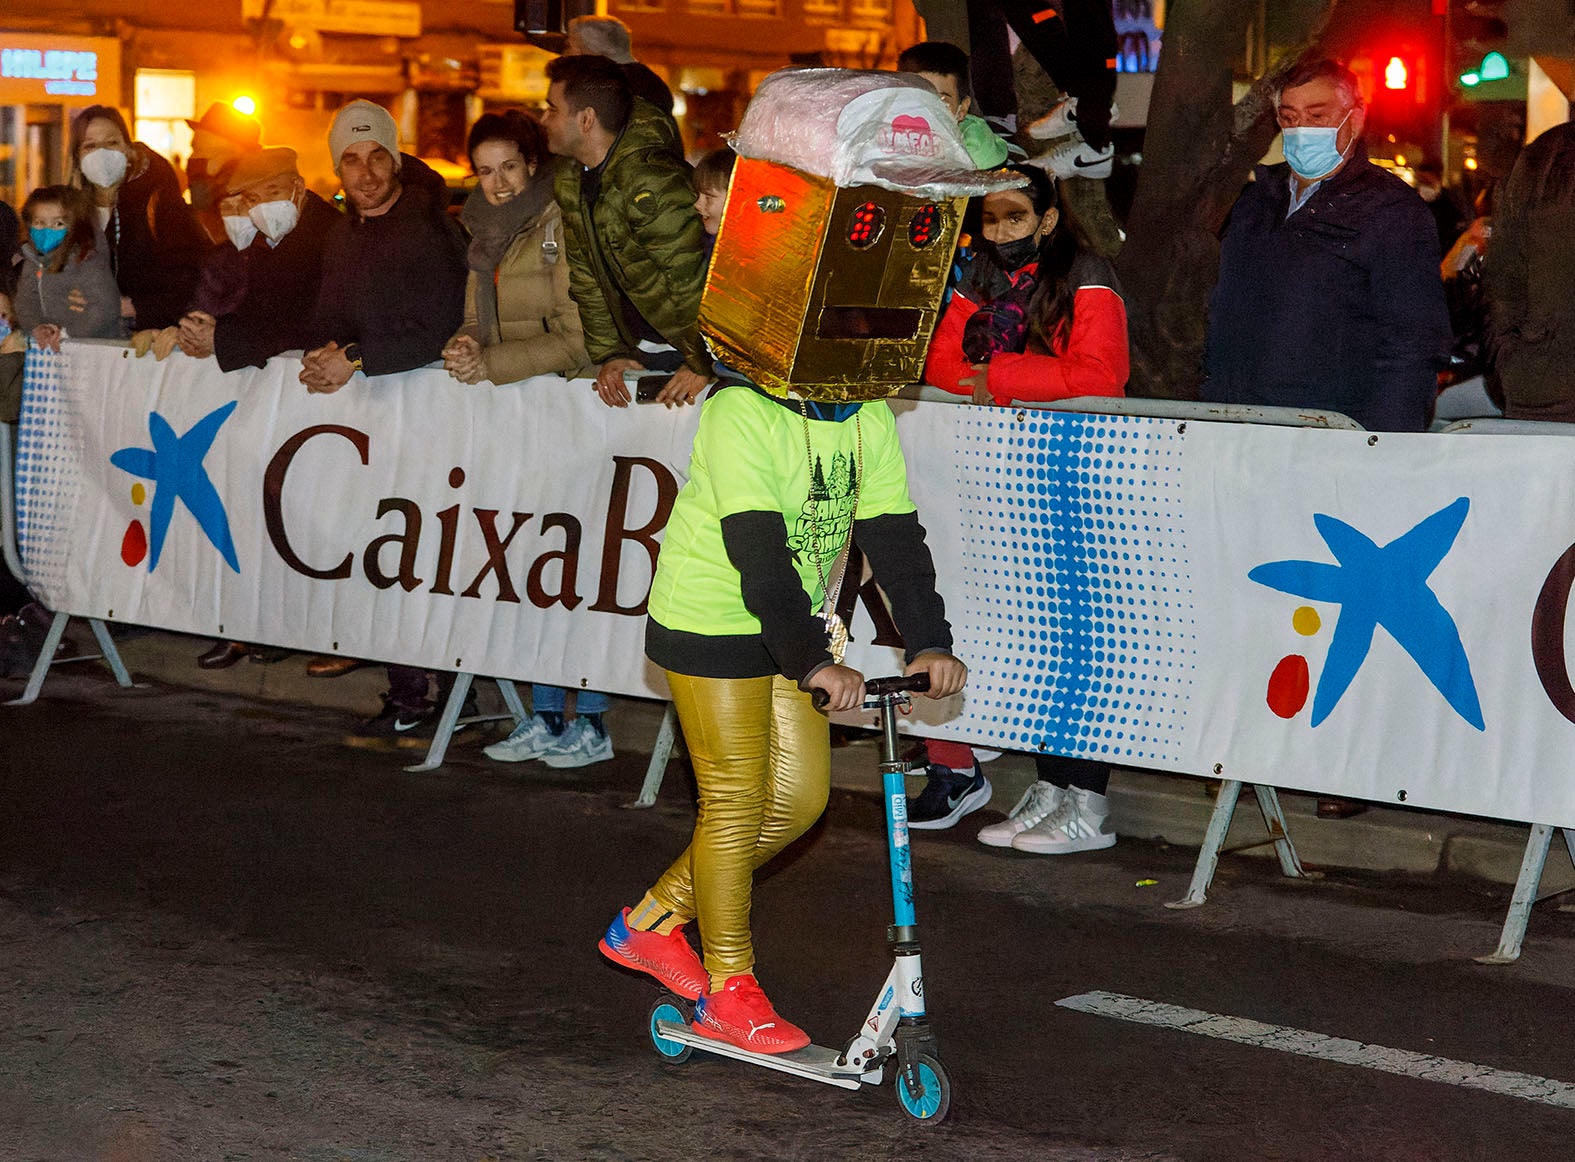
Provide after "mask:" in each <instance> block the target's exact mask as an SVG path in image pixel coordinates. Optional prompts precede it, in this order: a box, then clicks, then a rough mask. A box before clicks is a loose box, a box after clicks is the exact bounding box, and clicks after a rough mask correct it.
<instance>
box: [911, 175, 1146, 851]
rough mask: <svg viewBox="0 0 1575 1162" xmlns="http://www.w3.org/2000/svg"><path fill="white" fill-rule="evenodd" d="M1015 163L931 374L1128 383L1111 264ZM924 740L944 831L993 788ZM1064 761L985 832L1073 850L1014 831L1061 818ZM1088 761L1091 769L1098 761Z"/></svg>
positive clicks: (1008, 392) (1025, 396)
mask: <svg viewBox="0 0 1575 1162" xmlns="http://www.w3.org/2000/svg"><path fill="white" fill-rule="evenodd" d="M1008 168H1010V169H1012V170H1013V171H1014V172H1016V173H1019V174H1021V175H1022V176H1023V177H1025V178H1027V179H1028V182H1029V184H1028V185H1027V186H1025V187H1022V188H1020V189H1015V190H1004V191H1002V192H1000V193H994V194H987V195H986V196H985V197H984V199H983V204H982V206H981V207H980V209H981V219H982V228H981V230H980V233H981V234H982V235H983V242H982V243H981V244H980V245H979V246H978V247H977V248H975V249H973V250H971V251H964V252H963V256H962V259H961V266H962V270H961V275H960V277H959V278H958V280H957V283H956V285H955V287H954V290H953V294H952V299H951V302H950V303H949V304H948V305H947V308H946V313H945V315H944V316H943V317H942V318H941V322H940V325H939V326H938V327H937V328H936V329H935V337H934V338H933V339H932V340H931V342H930V353H929V357H928V359H927V361H926V363H925V367H924V376H925V380H926V382H928V383H932V384H934V385H935V386H936V387H940V388H944V389H945V390H947V391H951V392H956V393H957V394H959V395H969V394H971V395H972V396H973V402H974V403H981V404H990V403H994V404H1009V403H1011V402H1012V401H1013V400H1025V401H1039V400H1052V399H1068V398H1072V397H1074V396H1084V395H1105V396H1112V395H1114V396H1119V395H1122V394H1124V390H1125V388H1126V382H1127V372H1128V368H1129V358H1128V354H1127V313H1126V307H1125V306H1123V305H1122V302H1121V293H1120V290H1119V287H1118V284H1117V282H1116V275H1115V271H1114V270H1112V269H1111V268H1110V264H1109V263H1108V262H1106V261H1105V260H1104V259H1102V258H1100V257H1098V256H1097V255H1094V254H1090V253H1088V252H1087V251H1084V250H1082V249H1081V248H1080V247H1079V246H1078V243H1077V238H1076V236H1075V235H1074V233H1073V231H1072V230H1071V229H1070V228H1068V227H1066V226H1064V225H1062V223H1061V214H1060V210H1059V208H1058V207H1057V205H1056V201H1057V199H1056V189H1055V183H1054V182H1053V181H1052V180H1051V178H1050V177H1049V175H1047V174H1046V173H1045V171H1044V170H1042V169H1039V168H1037V167H1035V166H1010V167H1008ZM926 751H927V754H928V772H927V773H928V775H929V781H928V783H926V784H925V788H924V790H923V791H922V792H920V794H919V795H918V797H917V798H915V799H914V800H912V801H911V802H910V803H909V804H908V826H909V827H911V828H913V829H915V830H920V831H944V830H946V829H947V828H950V827H953V826H955V825H956V824H957V822H958V821H959V820H961V819H962V818H963V817H964V816H965V815H968V814H970V813H972V812H974V811H977V810H979V809H980V808H981V807H984V806H985V805H986V804H988V803H989V801H990V796H991V792H992V788H991V786H990V781H989V779H987V778H986V777H985V775H984V772H983V771H981V770H980V769H979V764H978V762H977V761H976V760H975V758H974V754H973V749H972V748H971V747H969V746H967V745H966V744H964V743H958V742H947V741H945V740H943V739H930V740H929V741H928V743H927V744H926ZM1068 761H1069V760H1050V763H1051V766H1052V767H1053V768H1054V769H1055V771H1056V772H1058V773H1056V774H1054V775H1053V776H1052V779H1051V780H1049V781H1050V782H1051V783H1052V787H1051V789H1052V791H1053V792H1054V793H1052V794H1041V795H1040V796H1039V797H1038V798H1036V799H1034V803H1036V804H1040V803H1042V804H1043V805H1044V806H1045V808H1046V810H1045V811H1043V812H1038V813H1037V814H1033V815H1032V816H1031V817H1030V816H1024V815H1023V814H1022V809H1023V807H1024V803H1026V802H1027V801H1028V797H1026V796H1025V799H1024V803H1019V804H1018V808H1017V809H1016V810H1014V811H1013V813H1012V819H1011V820H1008V822H1007V824H997V825H995V826H994V827H987V828H985V829H984V831H983V832H981V834H980V840H981V842H984V843H987V844H993V845H996V846H1006V845H1009V844H1010V845H1013V846H1019V847H1020V849H1021V850H1034V851H1057V852H1058V851H1061V850H1067V849H1068V848H1067V845H1066V842H1065V838H1064V836H1061V835H1060V834H1059V832H1058V833H1057V834H1056V835H1055V836H1054V837H1053V838H1052V841H1051V842H1052V846H1050V847H1043V846H1041V847H1034V848H1030V847H1028V846H1027V844H1029V843H1033V842H1040V841H1042V840H1044V839H1045V837H1044V836H1042V835H1038V834H1036V835H1034V836H1029V837H1026V838H1025V839H1023V840H1022V843H1021V845H1019V844H1016V843H1014V839H1015V837H1016V836H1017V834H1018V832H1020V831H1024V830H1027V829H1029V828H1031V827H1033V826H1034V825H1036V824H1038V823H1039V822H1040V821H1041V820H1044V822H1045V826H1046V827H1047V828H1048V827H1057V826H1059V825H1060V822H1064V821H1061V820H1059V818H1058V817H1052V815H1051V811H1050V808H1051V807H1054V806H1055V805H1056V804H1057V803H1058V802H1059V800H1060V798H1061V797H1063V795H1064V792H1065V787H1063V786H1062V785H1061V783H1055V782H1054V781H1053V780H1054V779H1055V778H1059V777H1061V775H1060V774H1059V771H1060V764H1065V763H1067V762H1068ZM1084 765H1086V766H1088V767H1089V768H1090V769H1091V770H1092V769H1093V768H1094V766H1095V765H1094V764H1084ZM1107 777H1108V772H1107V771H1106V770H1105V768H1103V767H1099V768H1098V769H1097V771H1096V772H1095V776H1094V778H1093V779H1087V778H1084V779H1076V778H1074V780H1073V781H1074V782H1075V784H1076V786H1078V787H1084V788H1085V789H1087V790H1089V791H1090V792H1097V794H1098V803H1099V804H1102V803H1103V795H1104V790H1105V782H1104V781H1105V779H1106V778H1107ZM1062 781H1063V782H1064V781H1065V780H1064V779H1063V780H1062ZM1092 817H1093V816H1092V813H1090V818H1092ZM1016 824H1021V826H1016ZM1093 826H1095V828H1096V830H1098V831H1099V846H1106V845H1107V844H1106V839H1107V838H1108V840H1109V841H1110V842H1114V839H1115V836H1114V835H1113V834H1108V832H1107V831H1105V830H1103V819H1102V818H1101V819H1100V820H1098V822H1097V823H1096V824H1094V825H1093ZM1003 828H1007V829H1008V830H1007V831H1006V832H1005V833H1004V839H998V838H994V837H993V836H995V833H996V832H1000V831H1002V829H1003ZM1079 850H1082V849H1079Z"/></svg>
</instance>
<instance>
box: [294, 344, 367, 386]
mask: <svg viewBox="0 0 1575 1162" xmlns="http://www.w3.org/2000/svg"><path fill="white" fill-rule="evenodd" d="M354 374H355V365H354V364H352V363H351V362H350V360H349V359H348V358H347V357H346V356H345V353H344V349H343V348H342V347H340V346H339V344H338V343H335V342H331V341H330V342H328V343H325V344H323V346H321V347H319V348H317V349H316V350H315V351H308V352H307V353H306V354H305V355H304V356H302V358H301V376H300V379H301V382H302V383H304V384H306V390H307V391H308V392H312V393H314V394H317V395H332V394H333V393H334V392H336V391H338V390H339V389H340V388H341V387H343V386H344V385H345V384H347V383H349V382H350V377H351V376H352V375H354Z"/></svg>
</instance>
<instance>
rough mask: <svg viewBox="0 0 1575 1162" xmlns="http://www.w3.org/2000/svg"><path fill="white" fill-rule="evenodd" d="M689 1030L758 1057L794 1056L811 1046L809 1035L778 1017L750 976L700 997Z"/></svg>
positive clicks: (733, 977) (739, 977) (740, 976)
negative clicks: (768, 1054) (759, 1054)
mask: <svg viewBox="0 0 1575 1162" xmlns="http://www.w3.org/2000/svg"><path fill="white" fill-rule="evenodd" d="M690 1028H692V1029H693V1030H694V1031H695V1032H696V1033H699V1034H700V1035H701V1036H704V1037H712V1038H715V1039H716V1040H718V1041H726V1042H727V1043H728V1044H729V1045H737V1046H738V1047H739V1048H740V1049H752V1050H754V1051H755V1052H756V1053H791V1052H793V1050H795V1049H802V1048H804V1046H806V1045H808V1044H809V1034H808V1033H806V1032H804V1030H802V1029H800V1028H799V1027H798V1026H797V1025H795V1024H793V1023H792V1022H791V1021H784V1020H783V1019H782V1018H781V1016H779V1015H778V1013H777V1011H776V1009H774V1008H772V1007H771V1002H770V1001H768V1000H767V999H766V994H765V993H763V992H761V991H760V985H759V984H758V983H757V982H756V981H755V978H754V977H753V976H752V975H750V974H749V973H743V974H741V975H739V976H730V977H728V978H727V983H726V984H725V985H723V986H722V991H721V992H716V993H707V994H706V995H705V996H703V997H701V998H700V999H699V1001H697V1002H696V1003H695V1019H694V1022H693V1023H692V1024H691V1026H690Z"/></svg>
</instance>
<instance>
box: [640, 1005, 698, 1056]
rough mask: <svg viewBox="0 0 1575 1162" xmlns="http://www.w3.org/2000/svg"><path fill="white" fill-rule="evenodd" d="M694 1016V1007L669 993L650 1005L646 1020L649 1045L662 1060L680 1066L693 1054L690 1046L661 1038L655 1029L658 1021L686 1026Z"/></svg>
mask: <svg viewBox="0 0 1575 1162" xmlns="http://www.w3.org/2000/svg"><path fill="white" fill-rule="evenodd" d="M693 1015H694V1006H693V1005H691V1004H690V1003H689V1002H688V1001H685V1000H681V999H680V998H678V997H675V996H673V995H672V994H671V993H663V994H662V995H661V996H659V997H657V998H656V1001H655V1003H653V1004H652V1005H651V1013H650V1016H649V1018H647V1020H646V1028H647V1030H648V1031H649V1032H650V1034H651V1044H652V1045H653V1046H655V1048H656V1051H657V1052H658V1053H660V1054H661V1055H662V1057H663V1058H665V1059H666V1060H668V1061H670V1062H672V1063H673V1064H674V1065H680V1064H682V1063H683V1062H685V1061H688V1060H689V1054H691V1053H692V1052H694V1047H693V1046H692V1045H685V1044H684V1043H683V1042H682V1041H672V1040H669V1039H668V1038H666V1037H664V1036H662V1034H661V1032H660V1031H659V1030H658V1029H657V1027H656V1023H657V1022H658V1021H671V1022H673V1023H675V1024H685V1025H687V1024H688V1023H689V1021H690V1019H691V1018H692V1017H693Z"/></svg>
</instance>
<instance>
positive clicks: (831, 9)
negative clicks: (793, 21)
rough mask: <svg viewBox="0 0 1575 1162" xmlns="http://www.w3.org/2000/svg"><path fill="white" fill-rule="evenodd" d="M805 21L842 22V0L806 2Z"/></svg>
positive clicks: (811, 0)
mask: <svg viewBox="0 0 1575 1162" xmlns="http://www.w3.org/2000/svg"><path fill="white" fill-rule="evenodd" d="M804 19H805V20H831V21H836V22H839V23H840V22H841V20H842V0H804Z"/></svg>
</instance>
